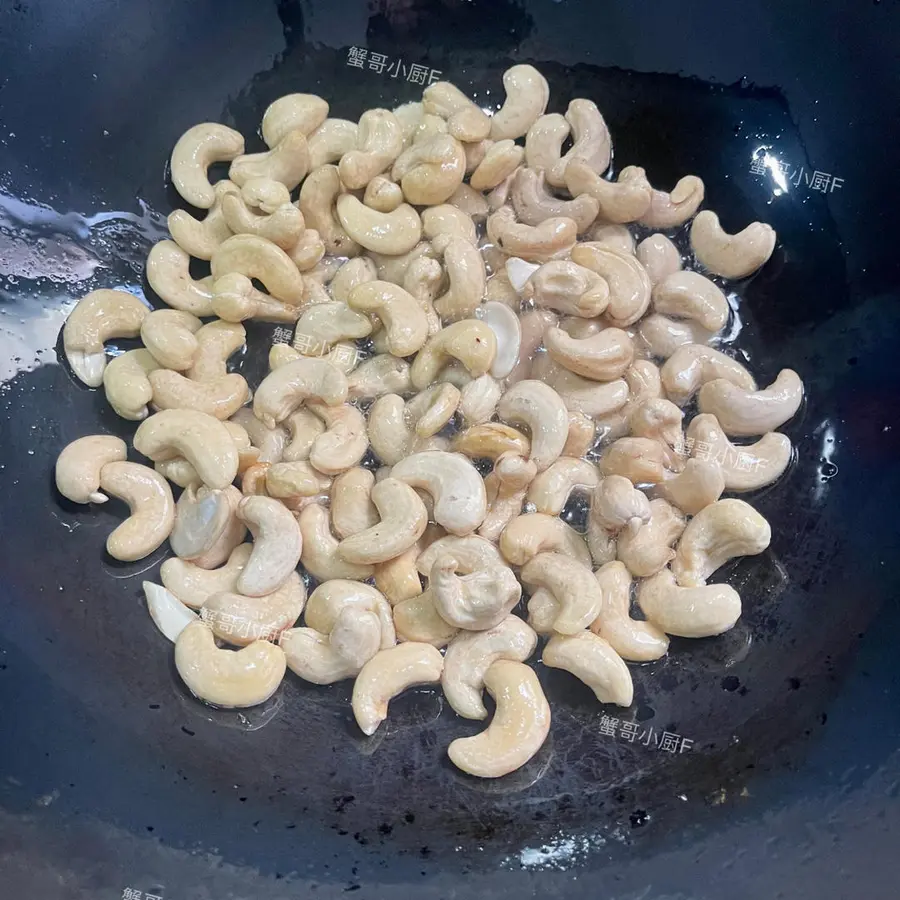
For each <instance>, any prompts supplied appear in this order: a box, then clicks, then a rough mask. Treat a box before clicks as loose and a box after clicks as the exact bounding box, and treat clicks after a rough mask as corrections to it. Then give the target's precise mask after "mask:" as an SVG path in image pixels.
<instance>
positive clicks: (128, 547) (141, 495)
mask: <svg viewBox="0 0 900 900" xmlns="http://www.w3.org/2000/svg"><path fill="white" fill-rule="evenodd" d="M100 489H101V490H102V491H104V492H106V493H107V494H112V495H113V496H114V497H118V498H119V499H120V500H124V501H125V503H127V504H128V508H129V511H130V513H129V516H128V518H127V519H126V520H125V521H124V522H123V523H122V524H121V525H119V526H118V527H117V528H115V529H114V530H113V532H112V534H110V536H109V537H108V538H107V540H106V552H107V553H109V555H110V556H112V557H113V558H114V559H120V560H122V561H123V562H134V561H135V560H138V559H143V558H144V557H145V556H149V555H150V554H151V553H152V552H153V551H154V550H156V549H157V547H159V546H160V544H162V542H163V541H164V540H165V539H166V538H167V537H168V536H169V533H170V532H171V531H172V525H173V524H174V522H175V501H174V500H173V499H172V491H171V489H170V488H169V484H168V482H167V481H166V479H165V478H163V477H162V475H160V474H159V473H157V472H154V471H153V469H151V468H149V467H148V466H142V465H139V464H138V463H131V462H121V461H117V462H108V463H106V464H105V465H104V466H103V468H102V469H101V470H100Z"/></svg>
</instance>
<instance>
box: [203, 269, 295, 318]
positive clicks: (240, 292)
mask: <svg viewBox="0 0 900 900" xmlns="http://www.w3.org/2000/svg"><path fill="white" fill-rule="evenodd" d="M212 290H213V295H212V310H211V312H210V315H217V316H219V318H221V319H223V320H224V321H226V322H233V323H238V322H243V321H244V320H245V319H260V320H261V321H263V322H286V323H293V322H296V321H297V319H298V318H299V316H300V307H299V306H291V305H290V304H288V303H282V302H281V300H276V299H275V298H274V297H270V296H269V295H268V294H266V293H263V292H262V291H260V290H257V289H256V288H255V287H254V286H253V282H252V281H251V280H250V279H249V278H248V277H247V276H246V275H241V274H240V273H239V272H232V273H231V274H230V275H223V276H222V277H221V278H219V279H217V280H216V281H215V282H214V283H213V288H212Z"/></svg>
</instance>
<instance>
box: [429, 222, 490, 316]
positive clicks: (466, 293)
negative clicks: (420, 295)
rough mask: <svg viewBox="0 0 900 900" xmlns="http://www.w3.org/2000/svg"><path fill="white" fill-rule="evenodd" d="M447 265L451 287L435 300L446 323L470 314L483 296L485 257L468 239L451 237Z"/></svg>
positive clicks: (445, 259) (438, 312)
mask: <svg viewBox="0 0 900 900" xmlns="http://www.w3.org/2000/svg"><path fill="white" fill-rule="evenodd" d="M444 268H445V269H446V271H447V278H448V279H449V282H450V287H449V289H448V290H447V292H446V293H445V294H443V295H442V296H440V297H438V298H437V300H435V302H434V309H435V312H437V314H438V315H439V316H440V317H441V319H442V320H443V321H445V322H455V321H457V320H458V319H466V318H469V317H471V316H472V315H473V314H474V313H475V310H476V309H477V308H478V306H479V304H480V303H481V300H482V298H483V297H484V289H485V283H486V278H487V275H486V272H485V266H484V258H483V257H482V255H481V254H480V253H479V252H478V250H477V248H476V247H475V246H474V245H473V244H471V243H469V241H467V240H466V239H465V238H458V237H452V238H449V240H448V241H447V244H446V247H445V249H444Z"/></svg>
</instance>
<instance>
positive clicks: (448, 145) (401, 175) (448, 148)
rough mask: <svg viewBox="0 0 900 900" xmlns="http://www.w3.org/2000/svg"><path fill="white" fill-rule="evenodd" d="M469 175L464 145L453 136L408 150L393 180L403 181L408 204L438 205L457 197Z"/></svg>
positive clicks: (397, 164)
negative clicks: (457, 190)
mask: <svg viewBox="0 0 900 900" xmlns="http://www.w3.org/2000/svg"><path fill="white" fill-rule="evenodd" d="M465 173H466V155H465V153H464V152H463V148H462V144H460V142H459V141H458V140H456V138H454V137H452V136H451V135H449V134H437V135H435V136H434V137H431V138H429V139H428V140H426V141H421V142H417V143H414V144H413V145H412V146H411V147H408V148H407V149H406V150H404V151H403V152H402V153H401V154H400V155H399V156H398V157H397V160H396V161H395V162H394V166H393V168H392V169H391V178H392V179H393V180H394V181H397V182H400V185H401V186H402V188H403V196H404V197H405V198H406V201H407V202H408V203H412V204H414V205H415V206H435V205H437V204H438V203H444V202H446V201H447V199H448V198H450V197H451V196H452V195H453V192H454V191H455V190H456V189H457V188H458V187H459V186H460V184H462V180H463V176H464V175H465Z"/></svg>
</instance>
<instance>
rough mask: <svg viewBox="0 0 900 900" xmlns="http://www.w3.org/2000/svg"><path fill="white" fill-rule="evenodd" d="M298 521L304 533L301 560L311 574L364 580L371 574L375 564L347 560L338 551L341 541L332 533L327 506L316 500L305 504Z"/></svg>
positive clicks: (322, 579)
mask: <svg viewBox="0 0 900 900" xmlns="http://www.w3.org/2000/svg"><path fill="white" fill-rule="evenodd" d="M298 522H299V524H300V533H301V535H302V536H303V551H302V553H301V554H300V562H301V563H302V564H303V567H304V568H305V569H306V570H307V571H308V572H309V573H310V575H312V576H313V577H315V578H318V579H319V580H320V581H329V580H330V579H332V578H349V579H352V580H354V581H363V580H365V579H366V578H371V577H372V566H369V565H357V564H354V563H348V562H345V560H344V559H343V558H342V557H341V556H339V555H338V546H339V544H340V541H338V539H337V538H336V537H335V536H334V535H333V534H332V533H331V522H330V520H329V516H328V510H327V509H325V508H324V507H322V506H319V505H318V504H315V503H314V504H312V505H311V506H306V507H304V508H303V509H302V510H301V511H300V515H299V517H298Z"/></svg>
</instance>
